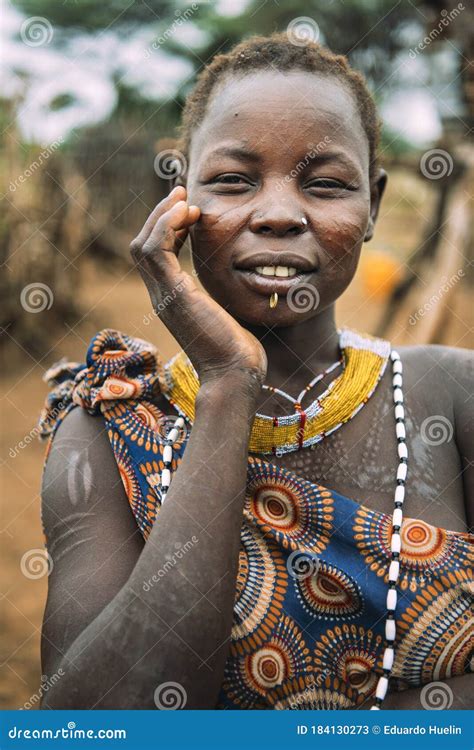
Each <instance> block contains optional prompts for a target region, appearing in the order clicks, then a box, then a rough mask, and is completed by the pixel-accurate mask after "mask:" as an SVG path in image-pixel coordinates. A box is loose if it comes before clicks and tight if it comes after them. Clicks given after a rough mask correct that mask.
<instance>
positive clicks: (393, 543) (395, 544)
mask: <svg viewBox="0 0 474 750" xmlns="http://www.w3.org/2000/svg"><path fill="white" fill-rule="evenodd" d="M390 359H391V361H392V373H393V378H392V386H393V402H394V405H395V434H396V438H397V444H398V445H397V450H398V458H399V464H398V468H397V475H396V479H397V486H396V488H395V498H394V510H393V515H392V537H391V540H390V566H389V571H388V592H387V600H386V607H387V616H386V621H385V643H386V645H385V650H384V655H383V663H382V669H383V674H382V675H381V677H379V679H378V682H377V687H376V690H375V703H374V705H373V706H371V711H378V710H380V708H381V706H382V703H383V701H384V699H385V697H386V695H387V690H388V685H389V679H390V675H391V673H392V668H393V662H394V658H395V649H394V645H395V638H396V633H397V629H396V621H395V610H396V608H397V598H398V595H397V583H398V578H399V574H400V551H401V536H400V530H401V526H402V523H403V511H402V508H403V503H404V500H405V483H406V478H407V472H408V449H407V444H406V429H405V409H404V406H403V390H402V386H403V378H402V373H403V366H402V362H401V359H400V355H399V353H398V352H397V351H396V350H395V349H393V350H392V351H391V352H390ZM337 364H339V363H338V362H337V363H334V364H333V365H331V369H334V368H335V367H336V366H337ZM325 374H326V373H322V374H320V375H317V376H316V378H315V379H314V380H315V381H316V382H317V379H318V378H319V379H320V380H321V379H322V377H324V375H325ZM311 382H312V383H313V381H311ZM313 384H314V383H313ZM310 387H311V384H309V385H308V386H307V388H306V389H309V388H310ZM306 389H304V390H303V391H302V392H301V394H300V396H299V397H298V402H299V401H301V399H302V397H303V396H304V393H305V391H306ZM269 390H271V388H270V387H269ZM273 391H274V392H280V391H278V390H277V389H273ZM281 393H282V394H283V392H281ZM285 395H287V394H285ZM289 398H290V400H293V399H291V396H290V397H289ZM182 427H184V419H183V418H182V417H178V418H177V419H176V421H175V423H174V425H173V427H172V428H171V430H170V431H169V433H168V435H167V436H166V438H165V446H164V449H163V464H164V468H163V470H162V472H161V476H160V489H161V504H163V503H164V501H165V498H166V494H167V492H168V489H169V486H170V482H171V463H172V457H173V447H172V446H173V443H175V441H176V438H177V437H178V434H179V429H180V428H182Z"/></svg>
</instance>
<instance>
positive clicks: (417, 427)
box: [261, 369, 466, 531]
mask: <svg viewBox="0 0 474 750" xmlns="http://www.w3.org/2000/svg"><path fill="white" fill-rule="evenodd" d="M391 379H392V375H391V372H390V370H389V369H387V371H386V372H385V374H384V376H383V377H382V379H381V381H380V383H379V385H378V386H377V389H376V391H375V392H374V394H373V395H372V397H371V398H370V399H369V401H368V402H367V403H366V404H365V405H364V407H363V408H362V409H361V410H360V411H359V413H358V414H357V415H356V416H355V417H354V418H353V419H352V420H350V421H349V422H347V423H345V424H344V425H342V427H340V428H339V429H338V430H336V431H335V432H333V433H332V434H331V435H329V436H328V437H326V438H324V439H323V440H322V441H321V442H319V443H316V445H314V446H313V447H312V448H306V449H304V450H301V451H296V452H293V453H287V454H284V455H282V456H272V457H271V458H270V457H269V456H261V457H262V458H264V459H266V460H271V461H272V463H275V464H277V465H278V466H282V467H284V468H286V469H288V470H290V471H293V472H295V473H296V474H297V475H298V476H300V477H302V478H304V479H307V480H308V481H310V482H314V483H317V484H321V485H324V486H327V487H328V488H330V489H333V490H336V491H337V492H339V493H340V494H342V495H346V496H347V497H350V498H352V499H353V500H356V501H357V502H359V503H360V504H361V505H365V506H367V507H369V508H372V509H374V510H378V511H381V512H383V513H391V512H392V510H393V494H394V490H395V484H396V482H395V475H396V471H397V466H398V456H397V440H396V436H395V417H394V407H393V401H392V383H391ZM403 391H404V406H405V426H406V433H407V435H406V442H407V448H408V477H407V483H406V488H407V489H406V505H405V514H406V516H408V517H412V518H420V519H422V520H424V521H426V522H427V523H431V524H433V525H435V526H441V527H444V528H448V529H451V530H453V531H465V529H466V521H465V513H464V503H463V487H462V475H461V465H460V459H459V454H458V451H457V447H456V443H455V439H454V424H453V421H454V420H453V417H452V415H451V414H450V407H449V404H447V403H443V400H442V398H440V399H438V400H435V399H434V397H433V395H434V394H432V393H431V394H430V393H429V391H426V390H425V389H423V388H421V387H420V384H419V383H417V382H416V379H415V378H414V377H410V372H409V371H408V372H406V375H405V378H404V389H403Z"/></svg>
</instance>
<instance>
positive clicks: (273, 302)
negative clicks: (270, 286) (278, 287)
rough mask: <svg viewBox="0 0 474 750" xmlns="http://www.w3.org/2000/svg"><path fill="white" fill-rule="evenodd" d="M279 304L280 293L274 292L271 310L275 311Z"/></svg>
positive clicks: (271, 298)
mask: <svg viewBox="0 0 474 750" xmlns="http://www.w3.org/2000/svg"><path fill="white" fill-rule="evenodd" d="M277 302H278V292H273V294H272V295H271V297H270V308H271V309H272V310H273V308H274V307H276V306H277Z"/></svg>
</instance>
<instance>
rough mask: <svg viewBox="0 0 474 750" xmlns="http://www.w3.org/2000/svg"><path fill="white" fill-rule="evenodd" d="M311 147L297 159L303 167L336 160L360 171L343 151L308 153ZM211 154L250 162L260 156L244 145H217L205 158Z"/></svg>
mask: <svg viewBox="0 0 474 750" xmlns="http://www.w3.org/2000/svg"><path fill="white" fill-rule="evenodd" d="M311 151H312V149H308V150H307V151H306V152H305V153H304V154H302V155H301V157H300V159H299V160H298V162H297V163H298V164H299V163H300V162H304V161H306V165H305V167H308V166H310V165H312V164H323V165H324V164H327V163H330V162H337V163H339V164H341V165H342V166H343V167H349V168H352V169H355V170H356V171H357V172H360V168H359V167H358V166H357V164H356V163H355V162H354V161H353V160H352V159H351V158H350V157H349V156H348V155H347V154H345V153H343V152H341V151H337V150H333V151H330V150H327V151H324V150H323V151H321V152H320V153H316V154H313V155H309V154H310V152H311ZM213 156H228V157H230V158H234V159H238V160H241V161H247V162H250V163H252V164H258V163H261V161H262V157H261V156H260V155H259V154H258V153H256V152H255V151H251V150H250V149H247V148H245V147H244V146H218V147H217V148H215V149H214V150H213V151H211V153H210V154H209V155H208V156H207V159H211V158H212V157H213Z"/></svg>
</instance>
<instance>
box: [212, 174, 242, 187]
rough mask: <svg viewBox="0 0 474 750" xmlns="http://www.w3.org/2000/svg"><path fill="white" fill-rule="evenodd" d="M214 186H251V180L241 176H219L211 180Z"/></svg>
mask: <svg viewBox="0 0 474 750" xmlns="http://www.w3.org/2000/svg"><path fill="white" fill-rule="evenodd" d="M210 182H211V184H214V185H238V186H241V185H250V182H249V180H248V179H247V178H246V177H244V176H243V175H241V174H230V173H227V174H219V175H217V176H216V177H213V178H212V180H210Z"/></svg>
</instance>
